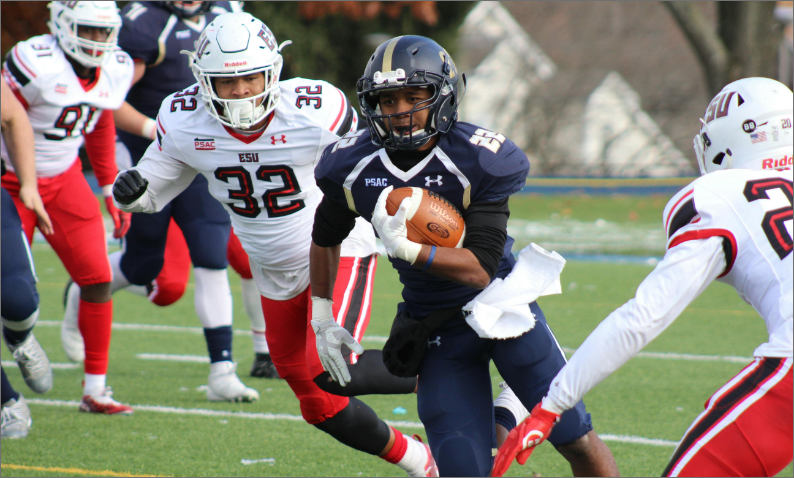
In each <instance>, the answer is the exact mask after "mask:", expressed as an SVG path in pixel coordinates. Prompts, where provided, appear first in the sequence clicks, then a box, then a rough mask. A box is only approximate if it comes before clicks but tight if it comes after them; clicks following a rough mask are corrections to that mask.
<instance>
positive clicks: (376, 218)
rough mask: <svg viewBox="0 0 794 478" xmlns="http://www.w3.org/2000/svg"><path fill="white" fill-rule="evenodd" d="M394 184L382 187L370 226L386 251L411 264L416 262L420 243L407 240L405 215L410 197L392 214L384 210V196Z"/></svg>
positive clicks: (385, 196) (408, 207)
mask: <svg viewBox="0 0 794 478" xmlns="http://www.w3.org/2000/svg"><path fill="white" fill-rule="evenodd" d="M392 189H394V186H389V187H387V188H386V189H384V190H383V191H382V192H381V193H380V196H378V202H376V203H375V210H374V211H372V221H371V223H372V227H374V228H375V231H376V232H377V233H378V237H380V240H381V241H382V242H383V247H385V248H386V252H387V253H388V254H389V255H390V256H392V257H396V258H398V259H402V260H404V261H408V262H410V263H411V264H413V263H414V262H416V258H417V257H418V256H419V252H420V251H421V250H422V245H421V244H418V243H416V242H413V241H409V240H408V228H406V226H405V217H406V215H407V214H408V210H409V209H411V204H412V201H411V198H410V197H407V198H405V199H403V202H402V203H400V208H399V209H397V212H396V213H395V214H394V216H389V214H388V213H387V212H386V198H387V197H388V196H389V193H390V192H392Z"/></svg>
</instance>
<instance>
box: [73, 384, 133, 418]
mask: <svg viewBox="0 0 794 478" xmlns="http://www.w3.org/2000/svg"><path fill="white" fill-rule="evenodd" d="M80 411H81V412H86V413H99V414H103V415H132V413H133V411H132V407H131V406H129V405H125V404H123V403H119V402H117V401H115V400H113V390H111V388H110V387H105V390H104V391H103V392H102V393H101V394H99V395H83V399H82V400H81V401H80Z"/></svg>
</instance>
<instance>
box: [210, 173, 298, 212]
mask: <svg viewBox="0 0 794 478" xmlns="http://www.w3.org/2000/svg"><path fill="white" fill-rule="evenodd" d="M254 176H255V177H256V179H258V180H260V181H267V182H274V180H276V178H279V179H281V181H282V184H283V186H281V187H275V188H271V189H268V190H267V191H265V193H264V194H263V195H262V204H264V206H265V209H267V215H268V217H283V216H289V215H290V214H295V213H296V212H298V211H300V210H301V209H303V208H304V207H306V204H305V203H304V201H303V199H292V200H287V198H286V197H287V196H292V195H295V194H298V193H300V192H301V188H300V185H299V184H298V178H297V177H296V176H295V172H294V171H293V170H292V168H290V167H289V166H286V165H268V166H260V167H259V169H257V170H256V173H255V174H254ZM215 178H216V179H218V180H220V181H223V182H224V183H229V180H230V179H236V180H237V181H238V183H239V186H240V187H239V189H230V190H229V199H231V200H232V201H242V202H243V204H244V206H243V207H240V206H235V205H233V204H229V208H230V209H231V210H232V211H234V212H235V213H236V214H238V215H240V216H243V217H247V218H251V219H253V218H255V217H257V216H259V214H260V213H261V212H262V208H261V207H259V202H258V201H257V199H256V198H255V197H254V183H253V178H251V173H250V172H249V171H248V170H247V169H246V168H244V167H243V166H228V167H221V168H218V169H216V170H215ZM281 198H284V201H285V202H286V204H283V203H282V204H279V199H281Z"/></svg>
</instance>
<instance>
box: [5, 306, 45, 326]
mask: <svg viewBox="0 0 794 478" xmlns="http://www.w3.org/2000/svg"><path fill="white" fill-rule="evenodd" d="M38 318H39V309H38V308H37V309H36V310H34V311H33V313H32V314H30V315H29V316H28V317H26V318H24V319H22V320H12V319H7V318H5V317H0V319H2V323H3V327H5V328H6V329H9V330H13V331H16V332H21V331H24V330H28V329H31V328H33V326H34V325H35V324H36V320H38Z"/></svg>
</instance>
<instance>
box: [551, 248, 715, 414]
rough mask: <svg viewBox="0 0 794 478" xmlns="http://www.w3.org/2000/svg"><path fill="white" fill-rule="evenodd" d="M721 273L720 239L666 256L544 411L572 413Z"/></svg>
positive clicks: (589, 343)
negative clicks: (571, 411)
mask: <svg viewBox="0 0 794 478" xmlns="http://www.w3.org/2000/svg"><path fill="white" fill-rule="evenodd" d="M676 249H678V250H676ZM724 268H725V260H724V255H723V253H722V246H721V244H720V239H719V238H711V239H706V240H698V241H690V242H688V243H683V244H681V245H680V246H677V248H673V249H672V250H670V251H668V252H667V254H666V255H665V258H664V259H663V260H662V261H661V262H659V264H658V265H657V267H656V269H654V270H653V271H652V272H651V273H650V274H649V275H648V277H646V278H645V280H644V281H642V283H641V284H640V286H639V287H638V288H637V294H636V297H635V298H634V299H631V300H630V301H628V302H627V303H626V304H624V305H623V306H621V307H620V308H618V309H617V310H615V311H614V312H612V313H611V314H609V316H608V317H607V318H606V319H604V321H603V322H601V324H599V325H598V327H596V329H595V330H594V331H593V332H592V333H591V334H590V335H589V336H588V337H587V339H586V340H585V341H584V343H582V345H581V346H580V347H579V349H578V350H577V351H576V353H574V355H573V357H571V360H569V361H568V364H566V366H565V367H564V368H563V369H562V370H560V372H559V373H558V374H557V377H555V378H554V380H552V383H553V384H554V385H552V387H551V388H550V389H549V395H548V396H547V397H546V398H545V399H544V400H543V407H544V408H546V409H547V410H550V411H553V412H555V413H562V412H563V411H565V410H567V409H569V408H572V407H573V406H574V405H575V404H576V403H577V402H578V401H579V400H580V399H581V398H582V397H584V396H585V394H587V392H589V391H590V390H592V389H593V388H594V387H595V386H596V385H598V384H599V383H601V381H602V380H603V379H605V378H606V377H608V376H609V375H611V374H612V373H613V372H614V371H616V370H617V369H618V368H620V367H621V366H622V365H623V364H625V363H626V362H627V361H628V360H629V359H631V358H632V357H634V356H635V355H636V354H637V353H639V351H640V350H642V349H643V348H644V347H645V346H646V345H647V344H648V343H649V342H651V341H652V340H653V339H655V338H656V337H658V336H659V334H661V333H662V332H663V331H664V330H665V329H666V328H667V327H669V326H670V324H672V323H673V321H675V319H676V318H677V317H678V316H679V315H680V314H681V312H682V311H683V310H684V309H685V308H686V307H687V306H688V305H689V304H690V303H691V302H692V301H693V300H695V298H697V296H698V295H700V293H701V292H703V290H705V289H706V287H708V285H709V284H710V283H711V282H712V281H713V280H714V278H716V277H717V275H719V274H720V273H721V272H722V270H724Z"/></svg>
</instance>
